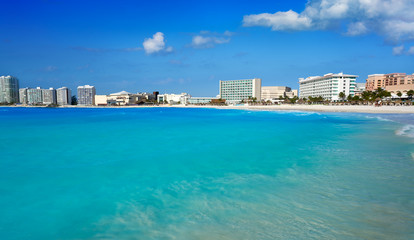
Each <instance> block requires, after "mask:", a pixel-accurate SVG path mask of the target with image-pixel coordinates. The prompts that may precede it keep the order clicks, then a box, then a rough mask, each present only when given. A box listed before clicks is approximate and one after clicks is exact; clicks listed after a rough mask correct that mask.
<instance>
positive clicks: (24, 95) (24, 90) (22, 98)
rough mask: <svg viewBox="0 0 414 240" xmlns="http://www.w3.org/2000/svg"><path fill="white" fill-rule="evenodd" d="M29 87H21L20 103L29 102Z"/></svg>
mask: <svg viewBox="0 0 414 240" xmlns="http://www.w3.org/2000/svg"><path fill="white" fill-rule="evenodd" d="M28 89H29V88H20V89H19V103H21V104H27V103H28V99H27V90H28Z"/></svg>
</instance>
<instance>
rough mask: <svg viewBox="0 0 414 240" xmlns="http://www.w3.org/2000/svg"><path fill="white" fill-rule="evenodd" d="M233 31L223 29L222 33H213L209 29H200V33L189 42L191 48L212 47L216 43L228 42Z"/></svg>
mask: <svg viewBox="0 0 414 240" xmlns="http://www.w3.org/2000/svg"><path fill="white" fill-rule="evenodd" d="M233 35H234V33H232V32H229V31H225V32H224V33H222V34H220V33H213V32H209V31H201V32H200V34H198V35H196V36H194V37H193V40H192V42H191V44H190V46H191V47H193V48H212V47H215V46H216V45H217V44H223V43H228V42H230V40H231V36H233Z"/></svg>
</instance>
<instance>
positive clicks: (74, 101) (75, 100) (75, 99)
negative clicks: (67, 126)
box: [71, 95, 78, 105]
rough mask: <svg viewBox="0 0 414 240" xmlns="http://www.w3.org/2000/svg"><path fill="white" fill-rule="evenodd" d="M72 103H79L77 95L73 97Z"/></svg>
mask: <svg viewBox="0 0 414 240" xmlns="http://www.w3.org/2000/svg"><path fill="white" fill-rule="evenodd" d="M71 104H72V105H78V99H77V98H76V96H75V95H73V96H72V98H71Z"/></svg>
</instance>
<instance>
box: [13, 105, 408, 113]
mask: <svg viewBox="0 0 414 240" xmlns="http://www.w3.org/2000/svg"><path fill="white" fill-rule="evenodd" d="M10 107H28V106H21V105H20V106H19V105H18V106H10ZM29 107H31V106H29ZM154 107H174V108H217V109H241V110H243V109H249V110H265V111H310V112H355V113H395V114H407V113H414V106H381V107H375V106H372V105H369V106H365V105H363V106H362V105H339V106H329V105H299V104H295V105H290V104H286V105H267V106H263V105H257V106H199V105H188V106H184V105H171V106H170V105H159V106H116V107H112V106H107V107H98V106H62V107H61V108H154Z"/></svg>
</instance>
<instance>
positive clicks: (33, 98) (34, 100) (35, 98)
mask: <svg viewBox="0 0 414 240" xmlns="http://www.w3.org/2000/svg"><path fill="white" fill-rule="evenodd" d="M27 103H28V104H30V105H36V104H43V91H42V89H40V87H37V88H29V89H27Z"/></svg>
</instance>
